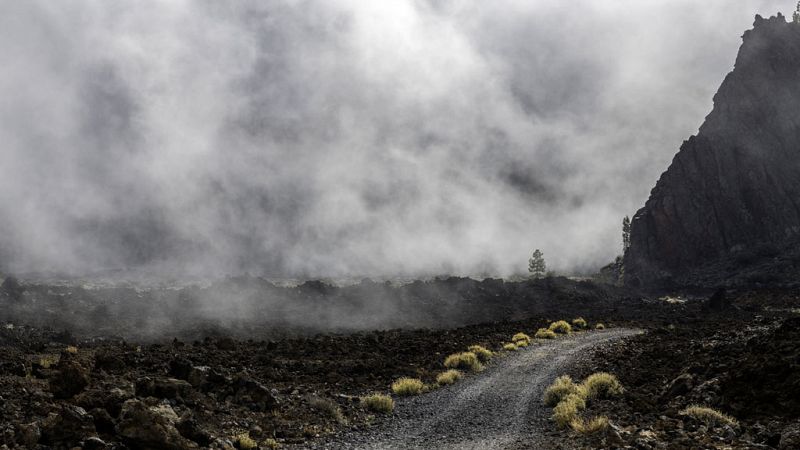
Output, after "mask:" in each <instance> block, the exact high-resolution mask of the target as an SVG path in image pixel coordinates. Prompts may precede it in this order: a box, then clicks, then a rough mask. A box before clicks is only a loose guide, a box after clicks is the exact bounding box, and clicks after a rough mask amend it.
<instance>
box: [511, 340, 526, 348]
mask: <svg viewBox="0 0 800 450" xmlns="http://www.w3.org/2000/svg"><path fill="white" fill-rule="evenodd" d="M514 345H516V346H517V348H524V347H527V346H529V345H530V342H528V341H517V342H515V343H514Z"/></svg>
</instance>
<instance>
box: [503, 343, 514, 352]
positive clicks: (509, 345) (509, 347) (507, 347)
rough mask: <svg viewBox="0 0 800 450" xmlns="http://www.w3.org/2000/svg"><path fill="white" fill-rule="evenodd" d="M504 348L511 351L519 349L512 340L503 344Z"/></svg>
mask: <svg viewBox="0 0 800 450" xmlns="http://www.w3.org/2000/svg"><path fill="white" fill-rule="evenodd" d="M503 350H508V351H510V352H513V351H515V350H517V344H514V343H511V342H509V343H506V344H503Z"/></svg>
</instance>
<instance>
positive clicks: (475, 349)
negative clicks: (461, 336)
mask: <svg viewBox="0 0 800 450" xmlns="http://www.w3.org/2000/svg"><path fill="white" fill-rule="evenodd" d="M468 350H469V351H470V352H472V353H475V356H477V357H478V360H479V361H480V362H487V361H489V360H490V359H492V356H494V353H492V351H491V350H489V349H488V348H486V347H484V346H482V345H470V346H469V349H468Z"/></svg>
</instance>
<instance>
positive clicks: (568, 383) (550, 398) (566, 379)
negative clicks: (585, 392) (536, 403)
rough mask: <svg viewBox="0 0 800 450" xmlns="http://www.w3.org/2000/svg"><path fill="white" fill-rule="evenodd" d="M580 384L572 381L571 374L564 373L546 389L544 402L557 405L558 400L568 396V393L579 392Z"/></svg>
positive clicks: (548, 404)
mask: <svg viewBox="0 0 800 450" xmlns="http://www.w3.org/2000/svg"><path fill="white" fill-rule="evenodd" d="M577 393H578V385H577V384H575V383H574V382H573V381H572V377H570V376H569V375H562V376H560V377H558V378H556V381H554V382H553V384H551V385H550V386H549V387H548V388H547V389H545V391H544V398H543V399H542V400H543V401H544V404H545V405H547V406H556V405H557V404H558V402H560V401H561V400H563V399H565V398H567V396H568V395H571V394H577Z"/></svg>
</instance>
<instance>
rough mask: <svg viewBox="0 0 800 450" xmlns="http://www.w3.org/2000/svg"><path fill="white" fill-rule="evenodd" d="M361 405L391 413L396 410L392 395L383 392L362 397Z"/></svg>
mask: <svg viewBox="0 0 800 450" xmlns="http://www.w3.org/2000/svg"><path fill="white" fill-rule="evenodd" d="M361 405H362V406H363V407H365V408H367V409H368V410H370V411H374V412H379V413H390V412H392V411H393V410H394V400H392V397H389V396H388V395H383V394H371V395H367V396H364V397H361Z"/></svg>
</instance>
